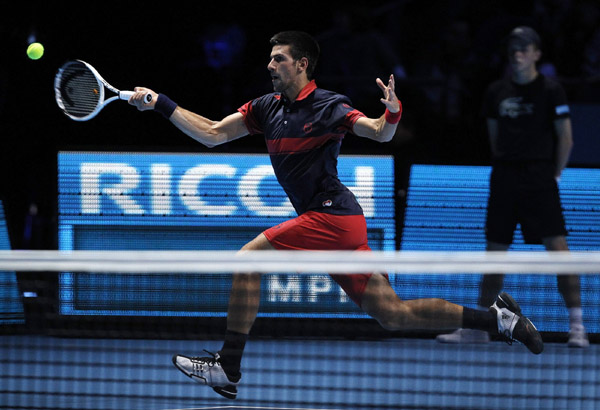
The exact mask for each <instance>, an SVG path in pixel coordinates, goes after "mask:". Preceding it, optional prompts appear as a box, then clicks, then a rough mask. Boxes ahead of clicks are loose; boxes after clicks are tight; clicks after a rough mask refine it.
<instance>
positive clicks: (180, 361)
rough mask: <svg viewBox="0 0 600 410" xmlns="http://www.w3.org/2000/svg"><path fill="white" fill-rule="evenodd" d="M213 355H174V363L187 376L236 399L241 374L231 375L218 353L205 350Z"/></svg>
mask: <svg viewBox="0 0 600 410" xmlns="http://www.w3.org/2000/svg"><path fill="white" fill-rule="evenodd" d="M205 352H207V353H208V354H210V355H212V357H188V356H182V355H175V356H173V364H174V365H175V367H177V368H178V369H179V370H181V371H182V372H183V373H184V374H185V375H186V376H188V377H190V378H192V379H194V380H196V381H197V382H198V383H202V384H206V385H207V386H210V387H212V388H213V390H214V391H215V392H217V393H219V394H220V395H221V396H223V397H227V398H228V399H235V398H236V397H237V385H238V384H239V381H240V377H241V375H238V376H237V377H235V378H234V377H229V376H228V375H227V373H225V370H223V368H222V367H221V362H220V361H219V354H218V353H211V352H209V351H207V350H205Z"/></svg>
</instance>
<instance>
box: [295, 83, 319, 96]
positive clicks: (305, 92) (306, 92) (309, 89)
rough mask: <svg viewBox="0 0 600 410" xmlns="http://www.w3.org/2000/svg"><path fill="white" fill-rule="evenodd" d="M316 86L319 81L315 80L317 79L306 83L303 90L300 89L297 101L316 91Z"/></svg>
mask: <svg viewBox="0 0 600 410" xmlns="http://www.w3.org/2000/svg"><path fill="white" fill-rule="evenodd" d="M316 88H317V83H316V82H315V80H310V82H309V83H308V84H306V85H305V86H304V88H303V89H302V90H300V94H298V98H296V101H300V100H303V99H305V98H306V97H308V96H309V95H310V94H311V93H312V92H313V91H315V89H316Z"/></svg>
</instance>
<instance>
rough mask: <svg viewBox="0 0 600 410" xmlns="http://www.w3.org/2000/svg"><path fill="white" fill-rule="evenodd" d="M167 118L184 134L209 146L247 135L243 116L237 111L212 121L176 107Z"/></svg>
mask: <svg viewBox="0 0 600 410" xmlns="http://www.w3.org/2000/svg"><path fill="white" fill-rule="evenodd" d="M169 120H170V121H171V122H172V123H173V124H174V125H175V126H176V127H177V128H179V129H180V130H181V131H182V132H183V133H184V134H186V135H188V136H190V137H192V138H193V139H195V140H196V141H198V142H199V143H201V144H203V145H206V146H207V147H209V148H212V147H214V146H216V145H221V144H225V143H226V142H229V141H233V140H236V139H238V138H241V137H243V136H245V135H248V129H247V128H246V124H245V123H244V116H243V115H242V114H241V113H239V112H236V113H234V114H231V115H228V116H227V117H225V118H223V119H222V120H221V121H212V120H209V119H208V118H205V117H203V116H201V115H198V114H196V113H193V112H191V111H188V110H186V109H184V108H181V107H177V108H176V109H175V111H174V112H173V115H171V117H170V118H169Z"/></svg>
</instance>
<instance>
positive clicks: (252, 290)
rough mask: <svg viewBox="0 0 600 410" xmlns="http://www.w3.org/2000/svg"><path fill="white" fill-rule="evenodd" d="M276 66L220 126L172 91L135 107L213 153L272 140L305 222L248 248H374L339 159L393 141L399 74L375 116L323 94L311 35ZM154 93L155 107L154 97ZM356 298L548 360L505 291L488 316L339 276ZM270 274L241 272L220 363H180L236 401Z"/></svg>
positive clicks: (289, 44) (295, 35)
mask: <svg viewBox="0 0 600 410" xmlns="http://www.w3.org/2000/svg"><path fill="white" fill-rule="evenodd" d="M270 43H271V46H272V50H271V55H270V62H269V64H268V65H267V69H268V71H269V73H270V75H271V80H272V83H273V89H274V92H273V93H270V94H266V95H264V96H262V97H259V98H256V99H254V100H252V101H250V102H248V103H246V104H244V105H242V106H241V107H240V108H239V109H238V110H237V112H236V113H234V114H231V115H229V116H227V117H225V118H224V119H222V120H220V121H212V120H209V119H207V118H205V117H202V116H200V115H198V114H195V113H193V112H190V111H188V110H186V109H184V108H182V107H179V106H178V105H177V104H175V103H174V102H173V101H172V100H171V99H169V98H168V97H167V96H165V95H164V94H157V93H155V92H154V91H152V90H150V89H148V88H143V87H136V88H135V91H136V93H135V94H134V96H133V97H132V98H131V99H130V101H129V103H130V104H132V105H135V106H136V107H137V108H138V109H139V110H142V111H144V110H152V109H153V110H154V111H157V112H159V113H161V114H162V115H164V116H165V117H166V118H168V119H169V120H170V121H171V122H172V123H173V124H174V125H175V126H176V127H177V128H179V129H180V130H181V131H183V132H184V133H185V134H187V135H189V136H190V137H192V138H194V139H195V140H197V141H198V142H200V143H202V144H204V145H205V146H207V147H214V146H216V145H220V144H224V143H227V142H229V141H233V140H236V139H238V138H241V137H244V136H246V135H249V134H262V135H264V138H265V142H266V144H267V149H268V151H269V155H270V157H271V162H272V165H273V169H274V171H275V175H276V177H277V180H278V181H279V183H280V184H281V186H282V187H283V189H284V190H285V192H286V193H287V195H288V197H289V199H290V201H291V203H292V205H293V206H294V208H295V210H296V212H297V214H298V217H296V218H294V219H291V220H289V221H287V222H284V223H281V224H279V225H277V226H274V227H272V228H269V229H267V230H265V231H264V232H262V233H261V234H259V235H258V236H257V237H256V238H254V239H253V240H252V241H250V242H249V243H247V244H246V245H245V246H244V247H243V248H242V251H254V250H267V249H286V250H290V249H297V250H357V251H368V250H370V248H369V245H368V244H367V226H366V222H365V218H364V216H363V212H362V209H361V207H360V205H359V204H358V202H357V200H356V198H355V197H354V195H353V194H352V192H350V190H348V188H346V187H345V186H344V185H343V184H342V183H341V182H340V181H339V179H338V177H337V169H336V166H337V157H338V154H339V152H340V146H341V142H342V139H343V138H344V136H345V135H346V133H348V132H351V133H352V134H354V135H356V136H359V137H364V138H369V139H372V140H375V141H378V142H387V141H390V140H391V139H392V138H393V136H394V133H395V132H396V127H397V124H398V122H399V120H400V116H401V114H402V105H401V103H400V101H399V100H398V97H397V96H396V93H395V82H394V77H393V76H390V77H389V79H388V81H387V84H386V83H384V82H383V81H382V80H380V79H379V78H378V79H376V84H377V85H378V86H379V88H380V89H381V91H382V94H383V96H382V98H381V99H380V101H381V103H382V104H383V106H384V107H385V113H384V114H383V115H382V116H381V117H379V118H368V117H366V116H365V115H364V114H363V113H362V112H360V111H358V110H357V109H355V108H353V107H352V104H351V102H350V100H349V99H348V98H347V97H345V96H343V95H340V94H337V93H334V92H331V91H326V90H323V89H321V88H318V87H317V84H316V83H315V80H314V79H313V72H314V69H315V66H316V64H317V60H318V58H319V52H320V50H319V45H318V43H317V42H316V41H315V39H314V38H313V37H311V36H310V35H309V34H307V33H304V32H297V31H285V32H281V33H278V34H276V35H275V36H274V37H273V38H271V41H270ZM147 93H150V94H151V95H152V97H153V99H152V101H151V102H150V103H145V102H144V96H145V95H146V94H147ZM332 278H333V279H334V280H335V281H336V282H337V283H338V284H339V285H340V286H341V287H342V288H343V289H344V291H345V292H346V293H347V294H348V296H349V297H350V298H351V299H352V300H353V301H354V302H355V303H356V304H357V305H358V306H359V307H360V308H361V309H362V310H363V311H365V312H366V313H367V314H369V315H370V316H371V317H373V318H374V319H376V320H377V321H378V322H379V323H380V324H381V326H383V327H384V328H386V329H389V330H406V329H437V330H444V329H448V330H454V329H458V328H460V327H463V328H473V329H481V330H485V331H488V332H491V333H493V334H500V335H503V336H505V337H506V338H507V339H508V340H509V341H512V340H517V341H519V342H521V343H523V344H525V346H527V347H528V348H529V350H531V351H532V352H533V353H535V354H539V353H541V352H542V350H543V342H542V338H541V336H540V334H539V332H538V331H537V329H536V328H535V326H534V325H533V324H532V323H531V321H530V320H529V319H527V318H526V317H525V316H523V315H522V314H521V310H520V308H519V306H518V305H517V303H516V302H515V301H514V300H513V299H512V298H511V297H510V296H509V295H507V294H506V293H502V294H500V295H499V296H498V297H497V299H496V300H495V302H494V303H493V304H492V306H491V307H490V308H489V310H487V311H480V310H475V309H470V308H463V307H462V306H459V305H455V304H452V303H450V302H447V301H445V300H442V299H419V300H410V301H403V300H400V299H399V298H398V296H397V295H396V294H395V292H394V290H393V289H392V287H391V286H390V283H389V281H388V277H387V275H385V274H381V273H372V274H356V275H332ZM260 279H261V278H260V275H259V274H252V273H248V274H243V273H239V274H236V275H234V277H233V281H232V289H231V294H230V299H229V305H228V315H227V331H226V334H225V341H224V343H223V347H222V349H221V350H220V351H219V352H218V353H214V354H213V353H211V356H210V357H187V356H182V355H175V356H174V357H173V363H174V364H175V366H176V367H177V368H178V369H179V370H181V371H182V372H183V373H185V374H186V375H187V376H189V377H191V378H193V379H194V380H196V381H198V382H200V383H202V384H206V385H208V386H211V387H212V388H213V389H214V391H216V392H217V393H219V394H221V395H222V396H224V397H227V398H229V399H235V398H236V397H237V386H238V384H239V382H240V379H241V372H240V365H241V361H242V354H243V351H244V348H245V344H246V340H247V339H248V334H249V332H250V329H251V328H252V325H253V323H254V320H255V318H256V315H257V313H258V307H259V301H260V283H261V280H260Z"/></svg>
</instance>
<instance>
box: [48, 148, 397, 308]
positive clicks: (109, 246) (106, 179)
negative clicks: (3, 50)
mask: <svg viewBox="0 0 600 410" xmlns="http://www.w3.org/2000/svg"><path fill="white" fill-rule="evenodd" d="M58 168H59V169H58V176H59V181H58V187H59V201H58V203H59V248H60V249H63V250H72V249H103V250H131V249H143V250H194V249H199V250H213V249H214V250H233V249H239V248H240V247H241V246H242V245H243V244H244V243H246V242H247V241H249V240H251V239H252V238H254V237H255V236H256V235H257V234H258V233H260V232H262V231H263V230H264V229H266V228H269V227H271V226H273V225H276V224H278V223H280V222H283V221H285V220H287V219H290V218H293V217H295V216H296V213H295V211H294V209H293V207H292V205H291V203H290V202H289V200H288V199H287V196H286V195H285V193H284V191H283V189H282V188H281V187H280V186H279V184H278V182H277V180H276V178H275V175H274V173H273V169H272V167H271V163H270V160H269V157H268V155H252V154H187V153H135V152H133V153H131V152H130V153H110V152H60V153H59V156H58ZM393 168H394V167H393V159H392V158H391V157H381V156H340V158H339V160H338V171H339V178H340V180H341V181H342V182H343V183H344V184H345V185H346V186H348V188H349V189H351V190H352V191H353V192H354V194H355V195H356V197H357V199H358V201H359V203H360V204H361V206H362V207H363V210H364V213H365V217H366V218H367V225H368V230H369V241H370V245H371V247H372V248H373V249H386V250H393V249H395V222H394V175H393ZM117 276H119V275H117ZM204 276H206V275H204ZM126 277H127V275H123V278H126ZM103 278H105V277H104V276H102V275H74V274H63V275H62V280H61V286H62V288H61V298H62V300H63V301H64V303H63V306H62V312H63V313H71V314H113V313H111V312H112V311H113V309H118V310H119V312H120V314H131V315H134V314H135V315H138V314H141V315H153V314H160V315H202V316H208V315H222V314H224V311H225V309H226V300H227V297H226V296H227V291H228V286H229V285H228V283H227V282H228V279H227V278H225V279H223V280H215V279H214V278H212V279H210V280H209V278H202V277H201V278H198V277H194V279H193V282H192V281H191V278H190V277H189V276H188V275H171V276H170V277H168V278H164V277H163V278H162V279H161V278H158V279H160V280H166V281H177V280H179V281H189V283H187V282H186V289H188V290H191V292H192V293H193V292H194V288H195V286H198V292H201V291H202V289H201V286H203V287H204V289H206V286H207V284H208V286H209V291H210V288H211V287H215V286H216V287H218V288H219V289H220V290H219V291H217V292H215V293H214V294H213V297H212V298H211V300H212V305H211V306H205V305H202V298H201V297H196V298H195V299H193V300H185V299H182V298H181V295H175V294H173V295H169V294H168V291H167V293H166V294H165V295H164V297H162V298H161V300H162V302H161V303H162V304H161V306H158V307H157V306H153V305H152V303H151V302H149V301H147V299H144V300H143V294H144V290H143V289H142V290H141V291H140V289H134V288H135V286H136V285H135V283H133V279H131V278H127V279H123V280H122V283H121V284H120V289H129V287H130V288H131V289H130V291H131V292H130V293H129V294H128V295H126V294H127V292H126V291H125V292H121V293H120V294H122V295H124V296H123V297H122V300H121V299H119V296H116V297H115V298H116V299H115V300H114V301H108V302H106V301H104V302H101V303H100V305H101V306H92V303H91V300H97V299H98V298H95V296H94V295H93V294H92V292H93V290H94V287H95V286H96V287H97V288H98V289H99V290H102V288H103V286H106V283H104V282H105V281H106V280H108V279H103ZM111 280H114V277H113V278H112V279H111ZM263 280H264V282H265V283H264V289H265V290H267V291H266V292H264V293H265V295H264V296H263V300H261V307H262V310H263V311H262V313H261V314H262V315H266V316H269V315H271V316H286V315H288V314H291V315H295V316H297V315H300V316H302V315H307V316H319V317H323V316H326V317H327V316H328V315H329V314H330V313H329V312H338V313H339V312H340V307H341V312H342V313H343V312H344V311H346V312H356V311H355V309H354V307H353V304H352V302H350V301H349V300H348V298H347V297H346V296H345V294H343V292H341V291H340V289H339V287H338V286H337V285H336V284H335V283H334V282H333V281H332V280H331V279H330V278H329V277H328V276H327V275H310V276H308V275H265V278H264V279H263ZM103 281H104V282H103ZM84 282H85V283H84ZM209 282H210V283H209ZM196 284H200V285H196ZM162 288H163V289H165V288H168V289H171V288H172V287H169V286H163V287H162ZM213 290H214V289H213ZM220 292H221V293H222V297H221V296H218V295H221V293H220ZM214 295H217V297H215V296H214ZM136 297H139V298H140V300H137V301H136V300H135V299H136ZM219 298H221V299H222V300H220V299H219ZM219 304H222V306H217V305H219ZM307 304H308V305H309V308H308V309H306V305H307ZM134 305H135V306H136V309H131V306H134ZM146 305H148V306H146ZM213 305H214V306H213ZM190 306H192V307H193V308H190ZM284 306H291V307H288V308H283V307H284ZM294 306H296V307H294ZM310 306H312V307H310ZM286 309H287V310H286ZM333 314H334V315H336V314H335V313H333ZM354 314H355V313H352V315H354Z"/></svg>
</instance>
